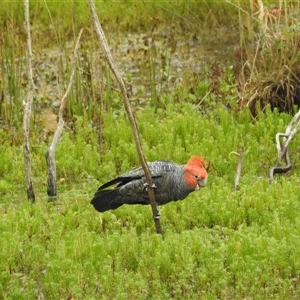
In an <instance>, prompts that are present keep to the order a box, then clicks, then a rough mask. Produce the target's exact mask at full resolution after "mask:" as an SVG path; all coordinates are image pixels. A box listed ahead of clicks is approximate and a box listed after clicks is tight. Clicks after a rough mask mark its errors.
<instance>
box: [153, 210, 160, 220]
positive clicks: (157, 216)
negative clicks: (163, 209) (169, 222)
mask: <svg viewBox="0 0 300 300" xmlns="http://www.w3.org/2000/svg"><path fill="white" fill-rule="evenodd" d="M153 219H154V220H159V219H160V211H159V210H158V211H157V215H156V216H153Z"/></svg>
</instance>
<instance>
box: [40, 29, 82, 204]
mask: <svg viewBox="0 0 300 300" xmlns="http://www.w3.org/2000/svg"><path fill="white" fill-rule="evenodd" d="M82 32H83V29H81V30H80V32H79V34H78V37H77V40H76V44H75V48H74V56H73V58H72V62H71V68H72V71H71V76H70V81H69V84H68V87H67V90H66V92H65V94H64V95H63V97H62V99H61V103H60V107H59V112H58V126H57V129H56V131H55V133H54V136H53V140H52V143H51V144H50V146H49V148H48V149H47V151H46V153H45V157H46V162H47V166H48V181H47V194H48V196H49V197H50V198H52V199H55V198H56V197H57V192H56V162H55V149H56V145H57V143H58V142H59V139H60V137H61V135H62V131H63V128H64V123H65V122H64V119H63V111H64V108H65V103H66V99H67V96H68V94H69V92H70V90H71V87H72V84H73V80H74V75H75V67H76V59H77V51H78V48H79V41H80V38H81V35H82Z"/></svg>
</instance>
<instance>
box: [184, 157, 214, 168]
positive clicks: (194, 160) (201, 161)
mask: <svg viewBox="0 0 300 300" xmlns="http://www.w3.org/2000/svg"><path fill="white" fill-rule="evenodd" d="M187 165H189V166H192V165H194V166H198V167H203V168H204V169H206V170H207V169H208V168H209V163H208V161H207V160H205V158H204V157H202V156H192V157H191V158H190V159H189V160H188V162H187Z"/></svg>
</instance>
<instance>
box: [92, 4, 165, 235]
mask: <svg viewBox="0 0 300 300" xmlns="http://www.w3.org/2000/svg"><path fill="white" fill-rule="evenodd" d="M88 5H89V8H90V12H91V17H92V21H93V23H94V26H95V29H96V33H97V35H98V37H99V40H100V43H101V46H102V48H103V51H104V55H105V58H106V60H107V62H108V64H109V67H110V68H111V70H112V72H113V73H114V75H115V77H116V79H117V81H118V83H119V85H120V88H121V92H122V98H123V103H124V106H125V109H126V112H127V115H128V117H129V120H130V124H131V127H132V132H133V137H134V141H135V145H136V150H137V153H138V156H139V159H140V163H141V165H142V168H143V170H144V172H145V176H146V180H147V185H148V194H149V200H150V204H151V208H152V213H153V219H154V222H155V227H156V232H157V233H159V234H162V228H161V225H160V218H159V217H160V213H159V211H158V209H157V204H156V201H155V195H154V188H155V186H154V185H153V181H152V177H151V173H150V170H149V167H148V165H147V163H146V160H145V157H144V154H143V151H142V147H141V141H140V137H139V132H138V127H137V124H136V121H135V118H134V115H133V112H132V109H131V106H130V103H129V100H128V96H127V90H126V87H125V83H124V81H123V78H122V77H121V75H120V73H119V71H118V69H117V66H116V64H115V62H114V60H113V57H112V55H111V53H110V49H109V46H108V43H107V40H106V38H105V35H104V32H103V30H102V27H101V24H100V22H99V19H98V16H97V13H96V9H95V4H94V1H93V0H88Z"/></svg>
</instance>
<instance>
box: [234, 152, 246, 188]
mask: <svg viewBox="0 0 300 300" xmlns="http://www.w3.org/2000/svg"><path fill="white" fill-rule="evenodd" d="M244 151H245V149H244V147H242V148H241V149H240V152H239V153H238V157H239V158H238V164H237V167H236V173H235V179H234V189H237V187H238V185H239V183H240V177H241V172H242V164H243V158H244Z"/></svg>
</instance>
